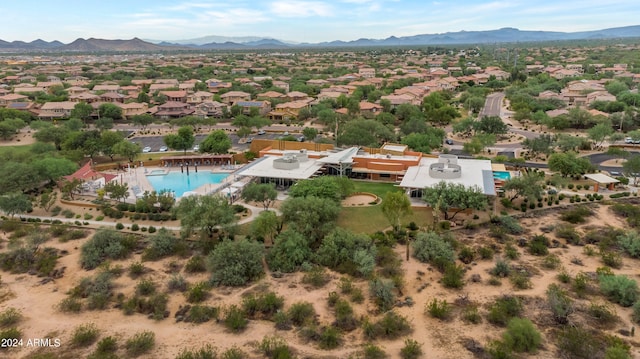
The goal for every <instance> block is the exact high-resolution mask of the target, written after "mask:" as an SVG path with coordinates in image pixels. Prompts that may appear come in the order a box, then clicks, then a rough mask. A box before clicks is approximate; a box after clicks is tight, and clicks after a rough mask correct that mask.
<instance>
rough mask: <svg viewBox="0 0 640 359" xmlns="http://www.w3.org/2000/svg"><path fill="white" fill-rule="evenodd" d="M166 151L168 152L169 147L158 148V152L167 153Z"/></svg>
mask: <svg viewBox="0 0 640 359" xmlns="http://www.w3.org/2000/svg"><path fill="white" fill-rule="evenodd" d="M167 151H169V147H167V146H162V147H160V152H167Z"/></svg>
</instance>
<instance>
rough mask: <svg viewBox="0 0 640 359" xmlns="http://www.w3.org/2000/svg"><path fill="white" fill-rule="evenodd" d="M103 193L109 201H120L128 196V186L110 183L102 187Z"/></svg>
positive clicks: (114, 182)
mask: <svg viewBox="0 0 640 359" xmlns="http://www.w3.org/2000/svg"><path fill="white" fill-rule="evenodd" d="M104 191H105V192H106V193H107V194H108V195H109V197H110V198H111V199H115V200H116V201H121V200H124V199H125V198H127V197H128V196H129V185H128V184H126V183H123V184H119V183H118V182H117V181H111V182H107V183H106V184H105V185H104Z"/></svg>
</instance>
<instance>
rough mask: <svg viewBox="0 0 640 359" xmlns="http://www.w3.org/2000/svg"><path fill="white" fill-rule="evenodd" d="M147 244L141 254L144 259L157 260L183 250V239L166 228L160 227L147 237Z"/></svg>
mask: <svg viewBox="0 0 640 359" xmlns="http://www.w3.org/2000/svg"><path fill="white" fill-rule="evenodd" d="M148 239H149V246H148V247H147V249H146V250H145V252H144V254H143V258H144V259H145V260H157V259H160V258H164V257H166V256H169V255H174V254H177V253H181V252H183V251H184V248H186V247H185V245H184V243H183V241H182V240H181V239H180V238H178V237H176V236H174V235H173V234H172V233H171V232H169V231H168V230H167V229H166V228H160V230H158V232H157V233H155V234H154V235H152V236H149V237H148Z"/></svg>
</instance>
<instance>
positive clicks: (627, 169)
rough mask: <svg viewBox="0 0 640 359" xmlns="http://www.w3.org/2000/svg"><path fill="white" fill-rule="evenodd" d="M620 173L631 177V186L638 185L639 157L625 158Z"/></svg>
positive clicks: (639, 172) (639, 175) (639, 174)
mask: <svg viewBox="0 0 640 359" xmlns="http://www.w3.org/2000/svg"><path fill="white" fill-rule="evenodd" d="M622 171H623V172H624V174H625V175H626V176H628V177H633V184H634V185H636V184H638V177H640V155H634V156H630V157H629V158H627V160H626V161H625V162H624V163H623V164H622Z"/></svg>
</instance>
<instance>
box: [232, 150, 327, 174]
mask: <svg viewBox="0 0 640 359" xmlns="http://www.w3.org/2000/svg"><path fill="white" fill-rule="evenodd" d="M278 158H282V157H281V156H268V155H267V156H264V157H261V158H259V159H257V160H255V161H253V162H252V163H250V164H248V165H247V166H245V167H243V168H242V169H241V170H239V171H238V173H237V175H238V176H251V177H266V178H286V179H294V180H300V179H308V178H310V177H311V176H313V174H314V173H316V172H317V171H318V170H319V169H320V168H322V166H323V163H321V162H318V161H316V160H315V159H313V158H310V159H309V160H308V161H305V162H300V167H298V168H295V169H292V170H282V169H277V168H274V167H273V161H274V160H275V159H278Z"/></svg>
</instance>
